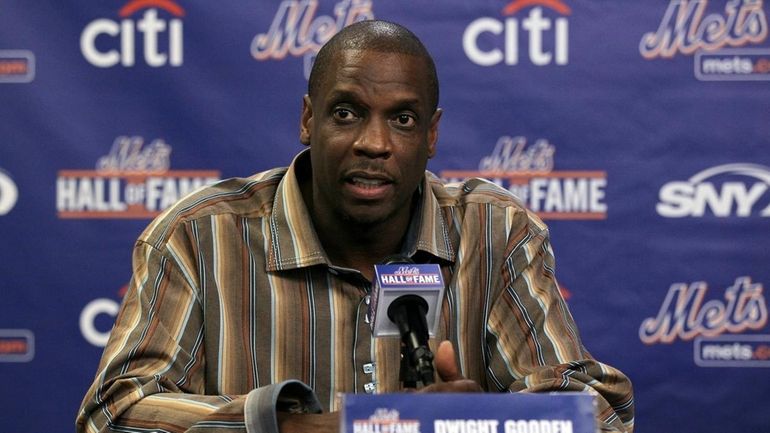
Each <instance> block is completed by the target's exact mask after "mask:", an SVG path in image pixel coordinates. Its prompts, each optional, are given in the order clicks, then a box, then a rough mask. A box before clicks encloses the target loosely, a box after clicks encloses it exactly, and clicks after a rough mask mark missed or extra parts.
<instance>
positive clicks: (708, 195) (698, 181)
mask: <svg viewBox="0 0 770 433" xmlns="http://www.w3.org/2000/svg"><path fill="white" fill-rule="evenodd" d="M719 180H722V183H721V185H719V184H718V183H717V181H719ZM752 181H753V182H752ZM768 188H770V168H768V167H765V166H762V165H757V164H726V165H720V166H717V167H711V168H709V169H706V170H703V171H701V172H699V173H697V174H695V175H693V176H692V177H690V179H688V180H686V181H675V182H669V183H667V184H665V185H663V187H661V189H660V194H659V200H660V201H659V202H658V205H657V207H656V209H657V211H658V214H659V215H661V216H663V217H667V218H684V217H702V216H704V215H705V213H706V210H707V209H708V210H710V211H711V213H712V214H713V215H714V216H716V217H730V216H738V217H749V216H752V215H756V213H757V212H759V216H762V217H768V216H770V200H768V196H770V194H766V193H767V190H768ZM759 209H761V210H759Z"/></svg>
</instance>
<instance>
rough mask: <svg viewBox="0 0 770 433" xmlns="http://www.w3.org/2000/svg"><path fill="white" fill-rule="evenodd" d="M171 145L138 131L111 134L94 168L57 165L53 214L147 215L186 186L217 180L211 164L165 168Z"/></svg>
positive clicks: (156, 211)
mask: <svg viewBox="0 0 770 433" xmlns="http://www.w3.org/2000/svg"><path fill="white" fill-rule="evenodd" d="M170 155H171V146H170V145H168V144H167V143H166V142H165V141H164V140H163V139H160V138H158V139H155V140H153V141H152V142H150V143H148V144H145V139H144V138H143V137H139V136H133V137H129V136H121V137H118V138H116V139H115V142H114V143H113V146H112V149H111V150H110V153H109V154H108V155H106V156H104V157H102V158H100V159H99V160H98V162H97V164H96V170H61V171H59V173H58V178H57V179H56V210H57V212H58V216H59V218H65V219H72V218H76V219H77V218H132V219H141V218H153V217H155V216H157V215H158V214H160V212H162V211H163V210H165V209H166V208H168V207H169V206H171V205H172V204H174V203H175V202H177V201H178V200H179V199H180V198H182V197H183V196H185V195H187V194H189V193H191V192H192V191H194V190H196V189H198V188H200V187H202V186H204V185H208V184H211V183H214V182H216V181H218V180H219V178H220V174H219V171H216V170H170Z"/></svg>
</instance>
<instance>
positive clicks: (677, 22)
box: [639, 0, 767, 60]
mask: <svg viewBox="0 0 770 433" xmlns="http://www.w3.org/2000/svg"><path fill="white" fill-rule="evenodd" d="M708 5H709V0H671V2H670V3H669V5H668V7H667V8H666V11H665V13H664V14H663V19H662V20H661V22H660V25H659V27H658V29H657V30H656V31H654V32H649V33H645V34H644V36H642V40H641V41H640V42H639V52H640V53H641V55H642V57H644V58H645V59H648V60H649V59H654V58H658V57H661V58H671V57H674V56H675V55H677V54H684V55H692V54H694V53H696V52H699V51H709V52H711V51H717V50H719V49H721V48H725V47H742V46H746V45H749V44H757V43H760V42H762V41H764V40H765V39H767V17H766V16H765V11H764V10H763V9H762V0H730V1H728V2H726V4H725V8H724V13H720V12H714V13H710V14H707V13H706V11H707V9H708Z"/></svg>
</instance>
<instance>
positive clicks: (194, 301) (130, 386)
mask: <svg viewBox="0 0 770 433" xmlns="http://www.w3.org/2000/svg"><path fill="white" fill-rule="evenodd" d="M176 260H179V259H178V258H175V257H174V254H173V251H172V252H168V251H167V252H166V253H161V251H159V250H157V249H155V248H154V247H153V246H151V245H149V244H147V243H144V242H141V241H140V242H138V243H137V245H136V247H135V249H134V274H133V277H132V281H131V284H130V287H129V290H128V292H127V293H126V296H125V298H124V300H123V304H122V306H121V309H120V313H119V314H118V317H117V319H116V323H115V326H114V328H113V330H112V332H111V334H110V340H109V342H108V343H107V346H106V347H105V349H104V354H103V355H102V360H101V362H100V364H99V368H98V371H97V374H96V377H95V379H94V382H93V384H92V385H91V387H90V389H89V390H88V392H87V394H86V396H85V398H84V400H83V403H82V405H81V408H80V411H79V412H78V416H77V421H76V425H77V431H78V432H81V433H82V432H89V433H93V432H113V431H114V432H118V431H120V432H129V431H159V432H174V433H176V432H187V431H195V432H209V433H214V432H228V433H232V432H236V431H241V432H248V433H277V432H278V427H277V422H276V411H277V410H285V411H288V412H294V413H297V412H320V410H321V408H320V404H319V403H318V401H317V399H316V397H315V395H314V394H313V392H312V391H311V390H310V389H309V388H308V387H306V386H305V385H303V384H302V383H300V382H298V381H288V382H283V383H278V384H273V385H268V386H264V387H260V388H257V389H255V390H253V391H251V392H250V393H248V394H245V395H210V394H207V393H206V392H205V390H206V384H205V357H204V349H203V335H204V325H203V312H202V307H201V301H200V298H199V294H198V293H197V291H196V290H195V288H194V287H195V281H194V280H195V278H194V277H193V276H190V275H187V274H186V273H185V272H184V271H182V270H181V269H182V267H180V266H177V263H176Z"/></svg>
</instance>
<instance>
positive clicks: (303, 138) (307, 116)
mask: <svg viewBox="0 0 770 433" xmlns="http://www.w3.org/2000/svg"><path fill="white" fill-rule="evenodd" d="M312 129H313V105H312V104H311V102H310V95H305V96H303V97H302V116H301V117H300V121H299V142H300V143H302V144H304V145H305V146H310V131H311V130H312Z"/></svg>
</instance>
